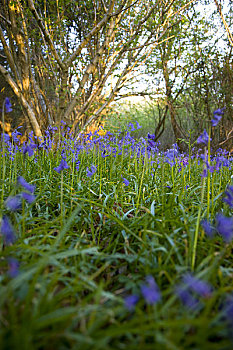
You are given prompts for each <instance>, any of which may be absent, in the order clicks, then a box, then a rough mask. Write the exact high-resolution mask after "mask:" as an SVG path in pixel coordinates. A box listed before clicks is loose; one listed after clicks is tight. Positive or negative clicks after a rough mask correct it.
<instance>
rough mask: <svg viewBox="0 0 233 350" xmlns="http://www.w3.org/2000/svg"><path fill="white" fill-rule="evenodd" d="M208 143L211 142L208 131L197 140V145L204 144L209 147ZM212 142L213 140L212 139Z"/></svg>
mask: <svg viewBox="0 0 233 350" xmlns="http://www.w3.org/2000/svg"><path fill="white" fill-rule="evenodd" d="M208 141H209V135H208V133H207V131H206V130H204V132H203V134H201V135H200V136H199V137H198V139H197V143H204V144H205V145H208ZM210 141H211V139H210Z"/></svg>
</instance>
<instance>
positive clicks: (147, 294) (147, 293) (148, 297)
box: [141, 276, 161, 305]
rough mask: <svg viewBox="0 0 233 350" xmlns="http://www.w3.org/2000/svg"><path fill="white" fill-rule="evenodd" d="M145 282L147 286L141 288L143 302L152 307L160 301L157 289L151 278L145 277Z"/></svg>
mask: <svg viewBox="0 0 233 350" xmlns="http://www.w3.org/2000/svg"><path fill="white" fill-rule="evenodd" d="M146 282H147V284H143V285H142V286H141V292H142V295H143V297H144V299H145V301H146V302H147V303H148V304H150V305H153V304H155V303H157V302H158V301H159V300H160V299H161V294H160V291H159V287H158V286H157V284H156V282H155V280H154V278H153V277H152V276H147V278H146Z"/></svg>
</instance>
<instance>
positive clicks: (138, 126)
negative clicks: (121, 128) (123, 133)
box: [135, 120, 142, 129]
mask: <svg viewBox="0 0 233 350" xmlns="http://www.w3.org/2000/svg"><path fill="white" fill-rule="evenodd" d="M135 123H136V125H137V129H141V128H142V126H141V125H140V124H139V122H138V121H137V120H136V121H135Z"/></svg>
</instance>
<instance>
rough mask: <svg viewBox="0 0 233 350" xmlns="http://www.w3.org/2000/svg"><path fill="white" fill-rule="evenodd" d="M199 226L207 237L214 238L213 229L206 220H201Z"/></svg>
mask: <svg viewBox="0 0 233 350" xmlns="http://www.w3.org/2000/svg"><path fill="white" fill-rule="evenodd" d="M201 226H202V227H203V230H204V231H205V233H206V235H207V236H208V237H213V236H214V232H215V229H214V228H213V226H211V224H210V223H209V221H208V220H206V219H204V220H202V221H201Z"/></svg>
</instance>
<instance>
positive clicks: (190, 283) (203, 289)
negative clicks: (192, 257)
mask: <svg viewBox="0 0 233 350" xmlns="http://www.w3.org/2000/svg"><path fill="white" fill-rule="evenodd" d="M183 282H184V284H185V285H186V286H187V287H188V288H190V289H191V290H193V291H194V292H196V293H197V294H199V295H200V296H202V297H204V298H207V297H209V296H210V295H211V286H210V285H209V284H208V283H207V282H205V281H202V280H200V279H199V278H197V277H195V276H193V275H191V274H190V273H187V274H186V275H184V277H183Z"/></svg>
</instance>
